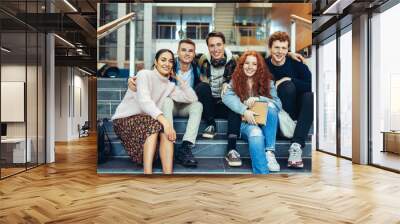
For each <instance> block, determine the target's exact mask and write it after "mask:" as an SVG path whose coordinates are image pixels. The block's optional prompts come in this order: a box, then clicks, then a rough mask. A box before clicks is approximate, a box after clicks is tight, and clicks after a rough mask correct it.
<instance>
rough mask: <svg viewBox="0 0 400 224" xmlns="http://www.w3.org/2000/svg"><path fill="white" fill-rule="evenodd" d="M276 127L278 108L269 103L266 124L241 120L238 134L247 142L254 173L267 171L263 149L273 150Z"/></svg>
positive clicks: (265, 172) (266, 172)
mask: <svg viewBox="0 0 400 224" xmlns="http://www.w3.org/2000/svg"><path fill="white" fill-rule="evenodd" d="M277 128H278V110H277V109H276V107H275V106H274V105H273V104H271V103H270V104H269V105H268V112H267V124H266V125H251V124H249V123H245V122H242V124H241V126H240V134H241V135H242V138H243V139H244V140H247V141H248V143H249V150H250V157H251V165H252V168H253V173H254V174H268V173H269V170H268V167H267V164H268V161H267V159H266V157H265V151H266V150H271V151H275V143H276V131H277Z"/></svg>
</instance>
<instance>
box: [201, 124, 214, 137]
mask: <svg viewBox="0 0 400 224" xmlns="http://www.w3.org/2000/svg"><path fill="white" fill-rule="evenodd" d="M202 136H203V138H214V136H215V126H214V125H209V126H207V127H206V129H204V131H203V135H202Z"/></svg>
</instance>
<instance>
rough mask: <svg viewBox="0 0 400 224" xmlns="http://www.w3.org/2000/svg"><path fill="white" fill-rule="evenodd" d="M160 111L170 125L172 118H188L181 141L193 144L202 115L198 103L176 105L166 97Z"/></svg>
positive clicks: (201, 108) (201, 107) (200, 105)
mask: <svg viewBox="0 0 400 224" xmlns="http://www.w3.org/2000/svg"><path fill="white" fill-rule="evenodd" d="M161 110H162V112H163V114H164V116H165V117H166V118H167V120H168V121H169V122H171V124H172V125H173V117H174V116H179V117H189V120H188V123H187V126H186V131H185V134H184V136H183V139H182V140H183V141H189V142H191V143H193V144H195V142H196V138H197V133H198V132H199V126H200V121H201V114H202V113H203V105H202V104H201V103H200V102H194V103H177V102H175V101H173V100H172V99H171V98H169V97H167V98H165V100H164V104H163V106H162V108H161Z"/></svg>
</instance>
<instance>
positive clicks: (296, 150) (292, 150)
mask: <svg viewBox="0 0 400 224" xmlns="http://www.w3.org/2000/svg"><path fill="white" fill-rule="evenodd" d="M289 152H290V154H292V155H293V156H300V154H301V149H299V148H297V147H292V148H290V149H289Z"/></svg>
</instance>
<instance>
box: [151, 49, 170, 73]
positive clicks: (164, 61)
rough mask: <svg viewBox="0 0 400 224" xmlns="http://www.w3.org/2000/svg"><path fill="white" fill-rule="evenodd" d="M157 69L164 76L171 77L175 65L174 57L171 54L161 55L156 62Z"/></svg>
mask: <svg viewBox="0 0 400 224" xmlns="http://www.w3.org/2000/svg"><path fill="white" fill-rule="evenodd" d="M154 65H155V68H156V69H157V71H158V72H159V73H160V74H161V75H162V76H169V75H170V74H171V72H172V67H173V65H174V58H173V55H171V53H169V52H164V53H162V54H160V56H159V57H158V59H157V60H155V61H154Z"/></svg>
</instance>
